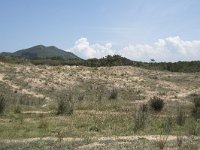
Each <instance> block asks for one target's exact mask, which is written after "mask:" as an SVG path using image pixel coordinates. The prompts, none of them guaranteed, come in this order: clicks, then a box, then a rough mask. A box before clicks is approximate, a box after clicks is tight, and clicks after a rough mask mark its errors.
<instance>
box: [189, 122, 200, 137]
mask: <svg viewBox="0 0 200 150" xmlns="http://www.w3.org/2000/svg"><path fill="white" fill-rule="evenodd" d="M188 132H189V134H190V135H198V134H199V133H200V125H199V122H197V121H195V120H191V121H190V123H189V124H188Z"/></svg>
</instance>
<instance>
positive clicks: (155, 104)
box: [150, 96, 165, 112]
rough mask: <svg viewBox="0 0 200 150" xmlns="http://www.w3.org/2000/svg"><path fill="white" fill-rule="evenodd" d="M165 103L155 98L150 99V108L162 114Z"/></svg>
mask: <svg viewBox="0 0 200 150" xmlns="http://www.w3.org/2000/svg"><path fill="white" fill-rule="evenodd" d="M164 104H165V103H164V101H163V99H161V98H159V97H156V96H154V97H153V98H151V99H150V107H151V108H152V109H153V110H154V111H156V112H160V111H161V110H162V109H163V107H164Z"/></svg>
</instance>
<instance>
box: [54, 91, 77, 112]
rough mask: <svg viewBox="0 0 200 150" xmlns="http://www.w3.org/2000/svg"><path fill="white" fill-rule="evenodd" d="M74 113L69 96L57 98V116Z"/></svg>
mask: <svg viewBox="0 0 200 150" xmlns="http://www.w3.org/2000/svg"><path fill="white" fill-rule="evenodd" d="M73 112H74V103H73V99H72V96H71V94H69V95H67V94H63V95H62V96H60V97H59V100H58V106H57V115H64V114H66V115H72V114H73Z"/></svg>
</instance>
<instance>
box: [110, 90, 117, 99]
mask: <svg viewBox="0 0 200 150" xmlns="http://www.w3.org/2000/svg"><path fill="white" fill-rule="evenodd" d="M117 96H118V92H117V89H115V88H113V89H112V91H111V93H110V96H109V99H116V98H117Z"/></svg>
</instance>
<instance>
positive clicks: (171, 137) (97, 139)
mask: <svg viewBox="0 0 200 150" xmlns="http://www.w3.org/2000/svg"><path fill="white" fill-rule="evenodd" d="M188 138H191V137H189V136H183V139H188ZM192 138H193V139H194V140H197V139H200V136H192ZM139 139H146V140H149V141H158V140H160V139H167V141H174V140H176V139H177V136H175V135H168V136H167V135H162V136H160V135H141V136H139V135H133V136H112V137H91V138H90V140H93V141H95V142H102V141H120V140H125V141H135V140H139ZM39 140H44V141H49V140H50V141H57V140H58V138H57V137H43V138H42V137H41V138H40V137H37V138H27V139H16V140H15V139H3V140H0V142H3V143H27V142H34V141H39ZM61 140H62V141H65V142H72V141H73V142H74V141H83V140H84V138H71V137H67V138H62V139H61Z"/></svg>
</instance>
